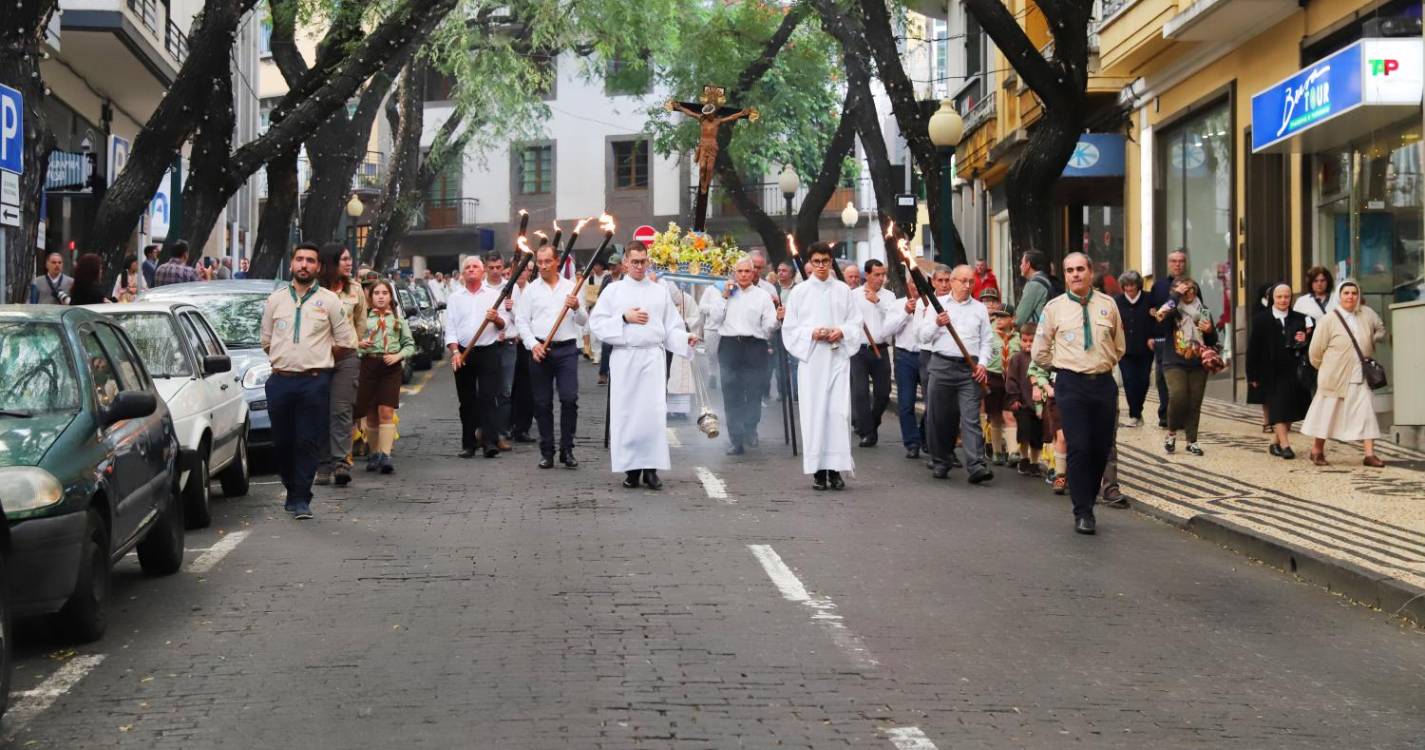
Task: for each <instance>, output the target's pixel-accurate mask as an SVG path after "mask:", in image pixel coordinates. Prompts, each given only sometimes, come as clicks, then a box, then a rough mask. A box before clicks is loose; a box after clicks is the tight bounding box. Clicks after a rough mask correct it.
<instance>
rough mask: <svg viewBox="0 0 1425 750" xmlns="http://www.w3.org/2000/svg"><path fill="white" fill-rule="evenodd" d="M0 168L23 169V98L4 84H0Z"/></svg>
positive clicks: (12, 170) (19, 170) (17, 171)
mask: <svg viewBox="0 0 1425 750" xmlns="http://www.w3.org/2000/svg"><path fill="white" fill-rule="evenodd" d="M0 169H3V170H5V171H6V172H15V173H16V174H19V173H22V172H24V171H25V100H24V98H23V97H22V96H21V95H20V92H18V91H16V90H15V89H12V88H10V87H9V86H5V85H0Z"/></svg>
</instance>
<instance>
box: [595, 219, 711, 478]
mask: <svg viewBox="0 0 1425 750" xmlns="http://www.w3.org/2000/svg"><path fill="white" fill-rule="evenodd" d="M623 262H624V263H625V265H626V268H627V275H626V276H625V277H624V278H623V279H622V280H619V281H615V282H613V283H611V284H609V285H608V287H606V288H605V289H604V292H603V294H601V295H599V301H598V303H597V304H595V305H594V309H593V311H592V312H591V313H589V328H590V330H592V331H593V332H594V334H595V335H596V336H598V337H599V339H600V340H601V341H603V342H604V344H605V345H606V346H608V347H610V349H611V351H610V353H609V357H608V359H607V360H606V362H607V364H608V365H609V376H610V377H609V399H610V409H609V458H610V460H611V463H612V464H613V470H614V471H615V472H619V471H621V472H623V473H624V475H625V476H624V480H623V486H624V487H626V488H628V489H636V488H637V487H638V484H639V480H640V478H641V479H642V481H643V483H644V484H645V485H647V486H648V488H649V489H651V490H657V489H661V488H662V487H663V482H662V480H660V479H659V478H658V470H659V469H667V468H669V467H670V466H671V465H672V463H671V458H670V456H669V454H668V399H667V393H668V392H667V378H668V376H667V372H668V369H667V368H668V363H667V361H666V360H665V359H664V352H665V351H671V352H672V353H674V354H676V355H678V356H680V357H683V358H691V357H692V354H693V351H692V346H693V344H695V343H697V340H698V337H697V336H694V335H692V334H690V333H688V330H687V328H686V327H685V324H684V322H683V318H682V317H681V316H680V315H679V314H678V309H677V307H676V306H675V305H674V304H673V298H672V297H671V296H670V295H669V294H668V290H667V289H665V288H664V287H663V286H662V285H661V284H658V283H656V282H654V281H653V280H652V279H650V278H648V250H647V249H646V248H645V247H644V246H643V243H642V242H637V241H635V242H630V243H629V244H628V245H627V247H626V248H625V250H624V257H623Z"/></svg>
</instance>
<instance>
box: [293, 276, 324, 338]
mask: <svg viewBox="0 0 1425 750" xmlns="http://www.w3.org/2000/svg"><path fill="white" fill-rule="evenodd" d="M287 291H288V292H290V293H291V294H292V301H293V302H294V303H296V305H297V317H296V319H294V320H293V321H292V343H294V344H299V343H301V342H302V305H305V304H307V300H309V299H311V298H312V295H313V294H316V293H317V285H316V284H313V285H311V286H310V287H308V288H307V293H306V294H304V295H302V298H301V299H297V288H296V287H294V286H291V285H288V287H287Z"/></svg>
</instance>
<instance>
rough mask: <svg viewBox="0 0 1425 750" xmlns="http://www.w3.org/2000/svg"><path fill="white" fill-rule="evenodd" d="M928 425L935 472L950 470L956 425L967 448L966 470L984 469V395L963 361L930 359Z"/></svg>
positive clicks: (941, 358) (926, 428)
mask: <svg viewBox="0 0 1425 750" xmlns="http://www.w3.org/2000/svg"><path fill="white" fill-rule="evenodd" d="M926 393H927V394H929V396H928V397H927V401H928V404H929V406H928V407H927V412H926V413H927V414H928V415H929V419H928V420H927V424H926V426H925V437H926V442H927V443H928V444H929V445H928V446H927V447H928V448H929V449H930V458H931V461H932V462H933V466H934V468H936V469H949V468H950V456H951V454H952V453H954V451H955V435H956V426H957V425H958V427H959V435H960V440H961V442H962V443H963V444H964V446H965V467H966V468H967V469H969V471H970V472H971V473H973V472H975V471H978V470H980V469H984V468H986V466H985V434H984V432H982V431H981V430H980V402H981V401H982V400H983V398H984V395H983V392H982V391H981V390H980V385H979V383H976V382H975V378H974V377H973V376H972V375H971V371H970V365H969V363H967V362H965V360H963V359H959V358H952V357H946V356H944V355H941V354H935V355H932V356H931V358H930V381H929V386H928V387H927V388H926Z"/></svg>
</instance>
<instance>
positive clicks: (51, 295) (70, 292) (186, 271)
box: [28, 240, 248, 305]
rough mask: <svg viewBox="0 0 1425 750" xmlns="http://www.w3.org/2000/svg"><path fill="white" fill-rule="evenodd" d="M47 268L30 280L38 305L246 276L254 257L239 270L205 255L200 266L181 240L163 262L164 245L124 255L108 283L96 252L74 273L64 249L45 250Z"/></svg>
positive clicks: (110, 298) (123, 298) (124, 297)
mask: <svg viewBox="0 0 1425 750" xmlns="http://www.w3.org/2000/svg"><path fill="white" fill-rule="evenodd" d="M44 263H45V272H44V273H43V274H40V275H39V276H36V277H35V278H34V279H33V280H32V281H31V282H30V293H29V298H28V301H29V303H30V304H34V305H96V304H101V303H104V302H133V301H134V300H135V299H137V298H138V296H139V295H140V294H142V293H143V292H144V291H146V290H148V289H151V288H153V287H160V286H165V285H167V284H182V283H186V282H190V281H214V280H218V279H245V278H247V274H248V260H247V258H243V259H242V260H241V261H239V262H238V270H236V271H234V270H233V261H232V258H222V259H218V258H213V257H210V256H205V257H203V258H202V259H200V260H199V261H198V262H197V263H196V264H193V263H191V262H190V258H189V249H188V243H187V242H183V241H181V240H180V241H178V242H175V243H173V245H172V247H170V248H169V251H168V257H167V258H166V259H165V260H164V261H163V262H162V263H160V262H159V246H158V245H149V246H147V247H145V248H144V251H143V258H142V259H140V258H139V257H138V256H135V255H130V256H128V257H126V258H124V262H123V265H122V266H121V267H120V271H119V273H118V274H117V275H116V276H115V278H114V281H113V283H112V284H109V283H106V282H105V280H104V278H103V276H104V261H103V259H102V258H100V257H99V255H98V254H96V253H84V254H83V255H80V256H79V257H78V258H77V259H75V261H74V271H73V275H72V276H71V275H69V274H66V273H65V272H64V255H63V254H61V253H60V252H59V251H51V252H49V253H46V254H45V259H44Z"/></svg>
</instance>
